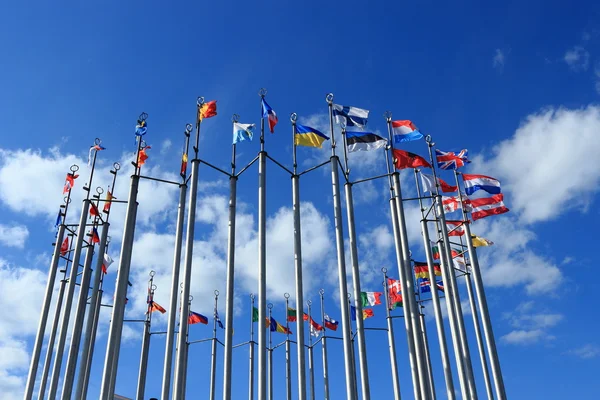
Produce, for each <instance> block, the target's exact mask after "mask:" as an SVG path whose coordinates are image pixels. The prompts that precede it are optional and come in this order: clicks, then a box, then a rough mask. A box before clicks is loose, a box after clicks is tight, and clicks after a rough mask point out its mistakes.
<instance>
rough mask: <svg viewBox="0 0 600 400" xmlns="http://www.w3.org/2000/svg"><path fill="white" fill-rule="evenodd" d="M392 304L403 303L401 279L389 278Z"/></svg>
mask: <svg viewBox="0 0 600 400" xmlns="http://www.w3.org/2000/svg"><path fill="white" fill-rule="evenodd" d="M388 291H389V300H390V305H393V304H396V303H402V285H401V283H400V281H399V280H396V279H392V278H388Z"/></svg>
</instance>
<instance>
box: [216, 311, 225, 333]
mask: <svg viewBox="0 0 600 400" xmlns="http://www.w3.org/2000/svg"><path fill="white" fill-rule="evenodd" d="M215 320H217V325H219V328H221V329H225V327H224V326H223V323H222V322H221V318H219V312H218V311H217V310H215Z"/></svg>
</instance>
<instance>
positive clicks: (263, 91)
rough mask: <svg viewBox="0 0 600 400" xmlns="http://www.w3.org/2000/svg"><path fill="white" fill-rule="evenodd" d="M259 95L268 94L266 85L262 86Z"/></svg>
mask: <svg viewBox="0 0 600 400" xmlns="http://www.w3.org/2000/svg"><path fill="white" fill-rule="evenodd" d="M258 95H259V96H260V97H265V96H266V95H267V89H265V88H264V87H263V88H260V90H259V91H258Z"/></svg>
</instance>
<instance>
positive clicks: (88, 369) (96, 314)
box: [78, 280, 103, 399]
mask: <svg viewBox="0 0 600 400" xmlns="http://www.w3.org/2000/svg"><path fill="white" fill-rule="evenodd" d="M102 293H103V290H102V280H101V281H100V289H99V290H98V298H97V299H96V304H95V305H94V314H93V326H92V335H91V339H90V345H89V355H88V361H87V365H86V366H85V370H82V371H81V373H83V374H84V378H83V392H82V395H81V397H78V398H80V399H86V398H87V391H88V386H89V383H90V374H91V371H92V360H93V357H94V346H95V344H96V334H97V332H98V321H99V319H100V309H101V308H102Z"/></svg>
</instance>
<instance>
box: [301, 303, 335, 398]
mask: <svg viewBox="0 0 600 400" xmlns="http://www.w3.org/2000/svg"><path fill="white" fill-rule="evenodd" d="M311 304H312V301H310V300H308V301H307V302H306V305H307V307H308V310H307V311H308V320H309V321H310V319H311V318H312V317H311V312H310V306H311ZM298 318H304V315H302V316H301V317H298V316H296V319H298ZM309 324H310V322H309ZM309 331H310V325H309ZM325 362H327V361H325ZM308 375H309V379H310V400H315V364H314V359H313V341H312V335H311V334H310V332H309V333H308ZM325 388H326V390H328V388H327V386H325ZM328 397H329V394H327V395H326V397H325V398H326V399H327V398H328Z"/></svg>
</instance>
